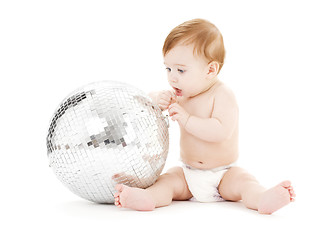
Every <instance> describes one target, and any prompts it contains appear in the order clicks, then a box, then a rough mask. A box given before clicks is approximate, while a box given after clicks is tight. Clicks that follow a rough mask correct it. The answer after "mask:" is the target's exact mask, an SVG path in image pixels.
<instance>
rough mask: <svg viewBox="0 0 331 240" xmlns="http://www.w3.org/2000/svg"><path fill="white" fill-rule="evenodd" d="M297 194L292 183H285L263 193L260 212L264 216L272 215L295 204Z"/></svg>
mask: <svg viewBox="0 0 331 240" xmlns="http://www.w3.org/2000/svg"><path fill="white" fill-rule="evenodd" d="M294 197H295V193H294V191H293V187H292V186H291V182H290V181H284V182H281V183H280V184H278V185H276V186H275V187H273V188H270V189H269V190H267V191H266V192H265V193H263V195H262V197H261V199H260V202H259V206H258V211H259V213H262V214H271V213H273V212H275V211H277V210H278V209H280V208H282V207H284V206H285V205H287V204H289V203H290V202H294Z"/></svg>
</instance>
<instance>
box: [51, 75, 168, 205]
mask: <svg viewBox="0 0 331 240" xmlns="http://www.w3.org/2000/svg"><path fill="white" fill-rule="evenodd" d="M168 149H169V133H168V119H167V118H166V117H164V116H163V114H162V112H161V110H160V108H159V107H158V106H156V105H154V104H152V102H151V99H150V98H149V97H148V96H147V95H146V94H144V93H143V92H142V91H140V90H138V89H136V88H134V87H132V86H130V85H127V84H124V83H121V82H114V81H103V82H96V83H92V84H88V85H86V86H83V87H82V88H79V89H77V90H76V91H74V92H73V93H71V94H70V95H69V96H68V97H67V98H65V99H64V101H63V102H62V103H61V104H60V105H59V107H58V108H57V110H56V111H55V113H54V115H53V117H52V120H51V123H50V127H49V130H48V135H47V155H48V157H49V161H50V167H51V168H52V169H53V170H54V172H55V175H56V176H57V177H58V178H59V179H60V180H61V182H62V183H64V185H65V186H67V187H68V188H69V189H70V190H71V191H72V192H74V193H75V194H77V195H79V196H80V197H82V198H84V199H87V200H90V201H93V202H97V203H113V202H114V193H115V192H116V190H115V186H116V184H118V183H123V184H126V185H128V186H132V187H139V188H146V187H149V186H151V185H152V184H153V183H154V182H155V181H156V179H157V178H158V177H159V175H160V174H161V171H162V169H163V167H164V164H165V161H166V158H167V155H168Z"/></svg>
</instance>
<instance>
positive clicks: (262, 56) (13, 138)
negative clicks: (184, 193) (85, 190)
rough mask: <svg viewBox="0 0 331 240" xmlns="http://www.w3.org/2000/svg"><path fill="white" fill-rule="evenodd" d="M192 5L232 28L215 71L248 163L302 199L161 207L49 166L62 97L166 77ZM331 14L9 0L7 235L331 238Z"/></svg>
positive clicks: (4, 81)
mask: <svg viewBox="0 0 331 240" xmlns="http://www.w3.org/2000/svg"><path fill="white" fill-rule="evenodd" d="M192 18H205V19H207V20H209V21H211V22H213V23H214V24H215V25H217V27H218V28H219V29H220V30H221V32H222V34H223V37H224V42H225V47H226V51H227V56H226V61H225V65H224V68H223V69H222V71H221V73H220V79H221V80H222V81H224V82H225V83H226V84H227V85H228V86H230V87H231V88H232V89H233V91H234V92H235V94H236V96H237V100H238V103H239V107H240V159H239V162H238V164H239V166H242V167H244V168H246V169H247V170H248V171H250V172H251V173H252V174H254V175H255V176H256V177H257V178H258V179H259V180H260V182H261V183H262V184H264V185H265V186H266V187H271V186H273V185H275V184H277V183H278V182H280V181H282V180H285V179H290V180H291V181H292V182H293V185H294V187H295V190H296V193H297V201H296V202H295V203H292V204H291V205H290V206H287V207H285V208H283V209H281V210H280V211H278V212H276V213H275V214H274V215H272V216H262V215H259V214H257V213H256V212H254V211H251V210H247V209H246V208H244V207H243V206H242V204H241V203H211V204H202V203H194V202H174V203H173V204H172V205H171V206H169V207H165V208H160V209H157V210H155V211H154V212H135V211H130V210H121V209H117V208H116V207H115V206H113V205H98V204H92V203H89V202H87V201H85V200H82V199H80V198H79V197H77V196H75V195H73V194H72V193H71V192H70V191H68V190H67V189H66V188H65V187H64V186H63V185H62V184H61V183H60V182H59V181H58V180H57V179H56V177H55V175H54V174H53V172H52V170H51V169H50V168H49V167H48V159H47V156H46V135H47V129H48V124H49V121H50V118H51V116H52V114H53V112H54V111H55V108H56V107H57V105H58V104H59V103H60V101H62V99H63V98H64V97H65V96H66V95H67V94H68V93H70V92H72V91H73V90H75V89H76V88H77V87H80V86H82V85H84V84H86V83H90V82H94V81H100V80H116V81H123V82H127V83H130V84H132V85H135V86H137V87H139V88H141V89H142V90H144V91H145V92H149V91H153V90H160V89H166V88H168V84H167V80H166V74H165V70H164V66H163V59H162V54H161V49H162V45H163V41H164V39H165V37H166V36H167V34H168V33H169V32H170V30H171V29H172V28H173V27H175V26H176V25H178V24H180V23H182V22H184V21H186V20H189V19H192ZM330 22H331V17H330V11H329V5H328V3H327V1H319V0H315V1H304V0H301V1H291V0H287V1H266V0H261V1H235V0H233V1H220V0H218V1H212V0H207V1H202V0H201V1H193V0H190V1H178V0H176V1H172V0H171V1H170V0H168V1H143V0H140V1H98V0H95V1H82V0H81V1H70V0H58V1H45V0H44V1H36V0H31V1H15V0H7V1H6V0H5V1H1V3H0V43H1V44H0V80H1V85H0V87H1V93H0V100H1V102H0V104H1V118H0V121H1V124H0V133H1V137H0V144H1V145H0V149H1V162H0V164H1V168H0V189H1V190H0V191H1V197H0V199H1V200H0V201H1V204H0V208H1V209H0V216H1V231H0V238H1V239H115V238H120V237H125V239H129V237H130V238H133V237H134V238H136V239H170V238H174V239H181V238H185V239H186V238H187V239H189V238H190V239H201V238H202V237H203V238H206V237H208V238H209V237H210V238H223V239H225V238H229V237H230V239H234V238H235V239H240V238H247V237H249V238H253V237H255V238H256V239H279V238H282V239H291V238H294V237H295V238H296V239H298V238H302V237H308V238H309V237H314V239H330V236H331V234H330V231H329V226H330V223H327V221H328V217H329V216H330V213H331V211H330V203H329V201H330V180H331V178H330V175H329V172H330V170H329V167H330V160H331V153H330V149H331V148H330V147H331V145H330V142H331V141H330V137H331V127H330V123H331V114H330V110H331V108H330V105H331V104H330V103H331V95H330V86H331V85H330V84H329V82H330V80H331V74H330V66H331V60H330V59H331V47H330V43H331V33H330ZM170 134H171V138H170V141H171V146H170V152H169V158H168V161H167V164H166V168H165V170H166V169H168V168H169V167H171V166H175V165H179V162H178V156H179V149H178V139H179V138H178V135H179V132H178V126H177V124H176V123H175V122H171V126H170ZM325 217H326V218H325ZM178 235H179V236H178ZM4 236H5V237H4Z"/></svg>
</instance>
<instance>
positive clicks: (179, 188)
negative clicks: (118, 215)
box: [115, 167, 192, 211]
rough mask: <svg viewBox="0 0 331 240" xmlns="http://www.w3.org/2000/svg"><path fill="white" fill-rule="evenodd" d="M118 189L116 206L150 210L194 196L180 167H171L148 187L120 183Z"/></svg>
mask: <svg viewBox="0 0 331 240" xmlns="http://www.w3.org/2000/svg"><path fill="white" fill-rule="evenodd" d="M116 190H117V191H118V192H117V193H116V194H115V205H116V206H118V207H125V208H131V209H135V210H140V211H150V210H153V209H154V208H156V207H163V206H167V205H169V204H170V203H171V202H172V200H187V199H190V198H191V197H192V194H191V192H190V191H189V190H188V187H187V183H186V180H185V177H184V173H183V170H182V168H180V167H175V168H172V169H169V171H168V172H167V173H165V174H163V175H161V176H160V177H159V178H158V180H157V181H156V182H155V184H154V185H152V186H150V187H149V188H147V189H141V188H133V187H128V186H125V185H123V184H118V185H116Z"/></svg>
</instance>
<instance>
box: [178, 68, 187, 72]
mask: <svg viewBox="0 0 331 240" xmlns="http://www.w3.org/2000/svg"><path fill="white" fill-rule="evenodd" d="M177 71H178V72H179V73H184V72H185V71H184V70H182V69H179V68H178V69H177Z"/></svg>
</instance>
